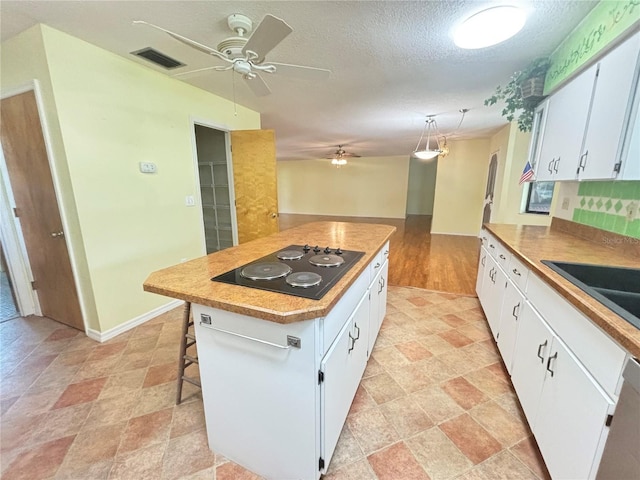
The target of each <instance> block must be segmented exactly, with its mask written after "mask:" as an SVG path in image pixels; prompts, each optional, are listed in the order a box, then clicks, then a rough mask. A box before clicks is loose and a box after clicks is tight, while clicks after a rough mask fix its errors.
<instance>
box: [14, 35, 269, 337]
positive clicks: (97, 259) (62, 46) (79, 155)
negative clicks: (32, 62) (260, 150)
mask: <svg viewBox="0 0 640 480" xmlns="http://www.w3.org/2000/svg"><path fill="white" fill-rule="evenodd" d="M41 31H42V43H43V45H44V50H45V54H46V61H47V64H48V70H49V75H50V82H51V91H50V92H49V93H48V95H47V101H48V102H51V103H52V104H53V103H55V107H54V110H53V112H52V116H54V117H57V119H58V122H59V128H60V136H59V137H58V138H56V140H55V142H56V144H57V145H58V148H59V149H61V150H64V152H65V157H66V158H65V159H64V161H65V162H66V169H67V170H68V171H67V172H62V173H63V175H64V176H67V177H68V178H67V184H69V185H70V186H72V188H73V194H72V198H73V199H74V200H75V207H76V209H77V217H78V223H79V225H78V230H79V231H78V232H74V234H75V235H76V236H80V239H81V244H82V245H83V246H84V254H85V256H86V265H87V269H88V272H89V274H90V275H89V278H87V279H84V282H87V283H88V284H89V285H90V288H91V289H92V290H93V295H94V298H95V306H96V314H97V319H90V326H91V327H92V328H95V329H97V330H99V331H101V332H105V331H107V330H110V329H112V328H114V327H117V326H118V325H120V324H122V323H124V322H126V321H128V320H131V319H134V318H136V317H138V316H140V315H144V314H145V313H147V312H149V311H151V310H153V309H154V308H157V307H160V306H162V305H164V304H166V303H167V302H168V299H167V298H164V297H160V296H157V295H154V294H149V293H145V292H143V291H142V283H143V281H144V280H145V278H146V277H147V275H148V274H149V273H150V272H151V271H153V270H157V269H159V268H163V267H166V266H169V265H172V264H175V263H178V262H179V261H180V260H181V259H182V258H194V257H198V256H201V255H203V254H204V251H203V239H202V226H201V211H200V209H199V208H198V207H197V206H196V207H187V206H185V196H186V195H195V196H197V191H198V190H197V186H196V178H197V177H196V173H195V168H194V161H193V151H192V149H193V147H192V124H191V120H192V119H193V118H196V119H199V120H203V121H206V122H209V123H212V124H215V125H218V126H219V127H221V128H224V129H229V130H235V129H257V128H260V117H259V114H258V113H257V112H254V111H252V110H249V109H246V108H243V107H241V106H238V107H237V115H235V114H234V106H233V103H232V102H230V101H227V100H224V99H222V98H220V97H217V96H215V95H213V94H210V93H208V92H205V91H204V90H201V89H198V88H196V87H193V86H190V85H188V84H186V83H184V82H181V81H178V80H175V79H172V78H170V77H168V76H166V75H164V74H162V73H159V72H156V71H153V70H151V69H149V68H146V67H144V66H142V65H139V64H137V63H135V62H133V61H130V60H128V59H125V58H122V57H120V56H117V55H115V54H112V53H110V52H107V51H105V50H102V49H100V48H97V47H95V46H93V45H91V44H89V43H86V42H84V41H81V40H79V39H77V38H74V37H72V36H70V35H67V34H65V33H62V32H59V31H57V30H54V29H52V28H50V27H47V26H42V27H41ZM3 53H4V45H3ZM19 59H20V57H17V56H14V58H13V61H11V62H10V61H6V62H5V59H4V58H3V63H2V67H3V85H2V87H3V88H5V83H4V79H5V77H4V72H5V69H8V70H11V71H13V72H15V74H14V75H13V76H10V78H12V79H15V77H20V76H22V77H29V75H31V72H24V65H23V62H21V61H19ZM61 145H62V146H61ZM142 161H144V162H153V163H155V164H156V165H157V173H155V174H142V173H140V171H139V168H138V163H139V162H142ZM64 167H65V165H62V166H61V168H60V170H61V171H63V170H65V168H64ZM84 282H83V283H84ZM96 320H97V326H96ZM96 327H97V328H96Z"/></svg>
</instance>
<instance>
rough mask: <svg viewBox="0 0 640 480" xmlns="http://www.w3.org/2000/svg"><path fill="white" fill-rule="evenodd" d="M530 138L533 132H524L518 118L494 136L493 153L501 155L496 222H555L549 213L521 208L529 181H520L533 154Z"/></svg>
mask: <svg viewBox="0 0 640 480" xmlns="http://www.w3.org/2000/svg"><path fill="white" fill-rule="evenodd" d="M530 138H531V133H529V132H521V131H520V129H518V125H517V123H515V122H511V123H510V124H508V125H506V126H505V127H504V128H502V129H501V130H500V131H498V132H497V133H496V134H495V135H493V137H491V142H490V145H489V151H490V152H491V153H490V155H491V154H492V153H494V152H496V153H497V155H498V171H497V174H496V186H495V189H494V201H493V212H492V216H491V222H492V223H508V224H515V225H549V224H550V223H551V217H550V216H549V215H536V214H532V213H521V212H520V210H521V203H522V196H523V192H524V188H525V185H524V184H523V185H519V180H520V175H521V174H522V170H523V169H524V165H525V163H526V161H527V158H528V155H529V140H530ZM554 201H555V196H554Z"/></svg>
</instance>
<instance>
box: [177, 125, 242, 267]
mask: <svg viewBox="0 0 640 480" xmlns="http://www.w3.org/2000/svg"><path fill="white" fill-rule="evenodd" d="M189 122H190V129H191V152H192V155H191V156H192V160H193V169H194V178H195V186H196V190H197V192H198V205H200V218H201V222H200V224H201V226H202V230H201V232H202V244H203V253H202V254H203V255H206V254H207V246H206V239H205V232H204V215H203V212H202V192H201V191H200V171H199V169H198V149H197V147H196V125H201V126H203V127H207V128H212V129H214V130H218V131H220V132H223V133H224V142H225V150H226V156H227V176H228V178H227V183H228V185H229V203H230V205H231V208H230V212H231V235H232V237H233V244H234V245H238V218H237V216H236V209H235V204H236V191H235V184H234V181H233V161H232V156H231V135H230V131H231V129H230V127H229V126H228V125H225V124H218V123H215V122H211V121H210V120H206V119H203V118H201V117H195V116H193V115H190V116H189Z"/></svg>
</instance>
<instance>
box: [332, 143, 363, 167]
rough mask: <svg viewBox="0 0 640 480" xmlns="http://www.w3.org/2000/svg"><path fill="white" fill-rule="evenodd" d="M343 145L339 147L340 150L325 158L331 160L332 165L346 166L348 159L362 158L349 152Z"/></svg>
mask: <svg viewBox="0 0 640 480" xmlns="http://www.w3.org/2000/svg"><path fill="white" fill-rule="evenodd" d="M342 147H343V145H338V149H337V150H336V151H335V152H334V153H332V154H331V155H327V156H326V157H325V158H329V159H331V164H332V165H338V166H340V165H346V164H347V158H360V155H356V154H355V153H350V152H347V151H346V150H345V149H344V148H342Z"/></svg>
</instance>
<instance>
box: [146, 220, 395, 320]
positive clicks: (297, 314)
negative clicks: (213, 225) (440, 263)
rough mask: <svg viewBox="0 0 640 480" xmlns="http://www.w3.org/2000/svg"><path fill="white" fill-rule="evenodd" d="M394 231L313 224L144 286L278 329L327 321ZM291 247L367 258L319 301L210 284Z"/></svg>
mask: <svg viewBox="0 0 640 480" xmlns="http://www.w3.org/2000/svg"><path fill="white" fill-rule="evenodd" d="M395 230H396V228H395V227H393V226H390V225H379V224H366V223H344V222H314V223H308V224H305V225H300V226H298V227H295V228H292V229H290V230H285V231H282V232H280V233H276V234H274V235H270V236H268V237H264V238H259V239H257V240H253V241H251V242H247V243H244V244H242V245H238V246H235V247H231V248H228V249H226V250H222V251H220V252H216V253H212V254H210V255H207V256H205V257H200V258H196V259H194V260H191V261H189V262H185V263H180V264H178V265H174V266H172V267H168V268H165V269H162V270H158V271H156V272H153V273H151V274H150V275H149V277H148V278H147V279H146V280H145V282H144V285H143V286H144V290H145V291H147V292H151V293H157V294H160V295H164V296H167V297H172V298H177V299H180V300H184V301H187V302H191V303H196V304H199V305H206V306H209V307H213V308H219V309H221V310H227V311H230V312H235V313H240V314H243V315H249V316H252V317H255V318H261V319H263V320H269V321H272V322H277V323H292V322H299V321H302V320H309V319H312V318H318V317H323V316H326V315H327V314H328V313H329V311H330V310H331V309H332V308H333V306H334V305H335V304H336V303H337V302H338V300H339V299H340V298H341V297H342V295H343V294H344V292H346V290H347V289H348V288H349V286H350V285H351V284H352V283H353V282H354V281H355V279H356V278H358V276H359V275H360V274H361V273H362V272H363V271H364V269H365V267H366V266H367V265H368V264H369V263H371V261H372V260H373V258H374V256H375V255H376V254H377V253H378V252H379V251H380V249H381V248H382V247H383V246H384V244H385V243H386V241H387V240H389V238H390V237H391V235H392V234H393V232H395ZM292 244H296V245H304V244H309V245H311V246H314V245H316V244H317V245H319V246H327V245H329V246H331V247H332V248H337V247H340V248H342V249H343V250H357V251H361V252H365V254H364V256H363V257H362V258H361V259H360V260H359V261H358V262H357V263H356V264H355V265H354V266H353V267H352V268H351V269H350V270H349V271H347V272H346V273H345V275H344V276H343V277H342V278H341V279H340V280H339V281H338V282H337V283H336V284H335V285H334V286H333V288H331V290H329V291H328V292H327V293H326V294H325V296H324V297H322V298H321V299H320V300H310V299H307V298H301V297H295V296H292V295H285V294H282V293H275V292H269V291H266V290H259V289H256V288H248V287H243V286H239V285H229V284H225V283H220V282H212V281H211V278H212V277H215V276H217V275H220V274H222V273H225V272H228V271H229V270H233V269H234V268H238V267H241V266H243V265H245V264H247V263H250V262H252V261H254V260H257V259H259V258H261V257H264V256H265V255H269V254H270V253H273V252H275V251H278V250H280V249H282V248H284V247H287V246H289V245H292Z"/></svg>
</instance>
